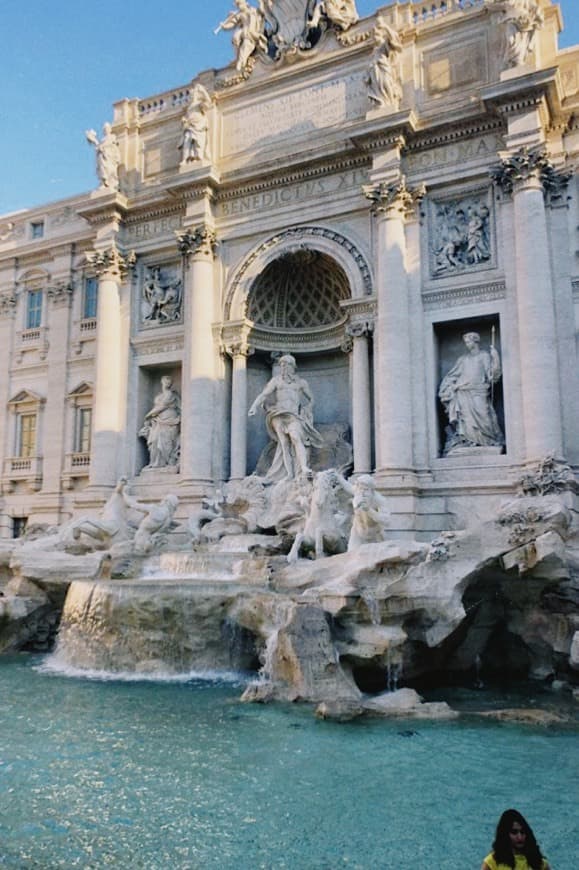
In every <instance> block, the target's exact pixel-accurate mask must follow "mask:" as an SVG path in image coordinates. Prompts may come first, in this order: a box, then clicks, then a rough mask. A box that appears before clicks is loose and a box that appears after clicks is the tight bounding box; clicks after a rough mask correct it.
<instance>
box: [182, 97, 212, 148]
mask: <svg viewBox="0 0 579 870" xmlns="http://www.w3.org/2000/svg"><path fill="white" fill-rule="evenodd" d="M211 106H212V100H211V97H210V96H209V94H208V93H207V91H206V89H205V88H204V87H203V85H200V84H196V85H195V87H194V88H193V90H192V92H191V99H190V101H189V105H188V106H187V111H186V112H185V115H184V116H183V119H182V121H181V123H182V125H183V135H182V137H181V142H180V143H179V148H180V150H181V151H182V157H181V163H194V162H195V161H196V160H210V159H211V155H210V152H209V119H208V118H207V112H208V111H209V109H210V108H211Z"/></svg>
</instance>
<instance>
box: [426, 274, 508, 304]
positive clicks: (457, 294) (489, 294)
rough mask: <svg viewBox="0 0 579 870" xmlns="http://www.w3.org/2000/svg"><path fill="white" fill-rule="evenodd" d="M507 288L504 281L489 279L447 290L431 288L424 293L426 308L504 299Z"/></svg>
mask: <svg viewBox="0 0 579 870" xmlns="http://www.w3.org/2000/svg"><path fill="white" fill-rule="evenodd" d="M506 295H507V288H506V284H505V282H504V281H489V282H486V283H484V284H473V285H471V286H470V287H464V286H461V287H449V288H447V289H446V290H431V291H426V292H424V293H423V294H422V302H423V305H424V307H425V308H427V309H428V308H454V307H456V306H460V305H467V304H469V303H471V302H490V301H494V300H495V299H504V298H505V296H506Z"/></svg>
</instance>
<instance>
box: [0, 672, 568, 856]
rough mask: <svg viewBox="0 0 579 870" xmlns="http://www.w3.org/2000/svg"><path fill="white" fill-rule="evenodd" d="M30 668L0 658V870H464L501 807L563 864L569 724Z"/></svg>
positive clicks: (484, 847)
mask: <svg viewBox="0 0 579 870" xmlns="http://www.w3.org/2000/svg"><path fill="white" fill-rule="evenodd" d="M38 665H39V660H38V658H31V657H28V656H20V657H12V658H4V659H2V658H0V867H3V868H4V867H6V868H10V870H13V868H18V870H24V868H26V870H27V868H42V870H52V868H57V867H65V868H69V867H70V868H72V867H82V868H99V870H100V868H103V867H109V866H110V867H116V868H123V870H132V868H147V870H149V868H155V870H156V868H159V870H173V868H175V870H185V868H203V870H205V868H220V870H221V868H223V870H227V868H238V870H239V868H276V870H277V868H320V870H321V868H327V870H330V868H331V870H336V868H341V867H344V868H364V870H366V868H385V870H413V868H419V870H432V868H440V870H468V868H476V870H478V868H480V865H481V862H482V858H483V857H484V855H485V854H486V852H487V851H488V848H489V845H490V841H491V840H492V834H493V830H494V826H495V824H496V820H497V818H498V816H499V815H500V813H501V812H502V810H503V809H505V808H506V807H507V806H515V807H517V808H518V809H520V810H521V811H522V812H523V813H524V814H525V815H526V816H527V817H528V819H529V821H530V822H531V824H532V825H533V826H534V828H535V830H536V832H537V835H538V837H539V840H540V842H541V844H542V846H543V849H544V851H545V853H546V854H547V855H548V857H549V858H550V859H551V861H552V866H553V867H554V870H577V868H578V867H579V830H578V824H579V822H578V812H577V807H578V798H579V740H578V737H577V731H575V730H555V731H553V730H539V729H533V728H524V729H521V728H518V727H515V726H512V725H498V724H494V723H486V722H485V723H474V722H472V721H470V720H468V721H465V722H460V723H426V722H404V721H402V722H400V721H398V722H364V723H354V724H350V725H338V724H334V723H324V722H317V721H316V720H315V719H314V718H313V716H312V713H311V710H310V709H308V708H302V707H297V706H277V705H276V706H254V705H240V704H237V703H236V701H237V698H238V696H239V693H240V688H239V686H235V685H228V684H226V683H224V682H213V683H212V682H202V681H200V680H191V681H190V682H187V683H182V684H176V683H174V684H151V683H143V682H141V683H130V682H97V681H94V680H81V679H74V678H66V677H63V676H55V675H47V674H45V673H41V672H39V671H38V669H37V668H38Z"/></svg>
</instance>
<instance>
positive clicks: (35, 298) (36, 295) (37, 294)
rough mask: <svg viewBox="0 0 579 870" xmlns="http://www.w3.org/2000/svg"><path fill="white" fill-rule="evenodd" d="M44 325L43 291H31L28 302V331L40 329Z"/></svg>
mask: <svg viewBox="0 0 579 870" xmlns="http://www.w3.org/2000/svg"><path fill="white" fill-rule="evenodd" d="M41 323H42V290H29V291H28V298H27V300H26V329H38V327H39V326H40V324H41Z"/></svg>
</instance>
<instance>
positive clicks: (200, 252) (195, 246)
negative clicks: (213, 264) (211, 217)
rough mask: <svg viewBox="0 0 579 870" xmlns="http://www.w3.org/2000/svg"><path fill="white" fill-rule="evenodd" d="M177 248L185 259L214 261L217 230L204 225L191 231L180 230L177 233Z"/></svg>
mask: <svg viewBox="0 0 579 870" xmlns="http://www.w3.org/2000/svg"><path fill="white" fill-rule="evenodd" d="M175 237H176V239H177V247H178V248H179V251H180V252H181V253H182V254H183V256H184V257H195V258H198V259H211V260H212V259H213V258H214V256H215V249H216V248H217V235H216V233H215V230H213V229H211V227H208V226H207V225H206V224H203V225H202V226H200V227H197V228H195V229H189V230H178V231H177V232H176V233H175Z"/></svg>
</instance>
